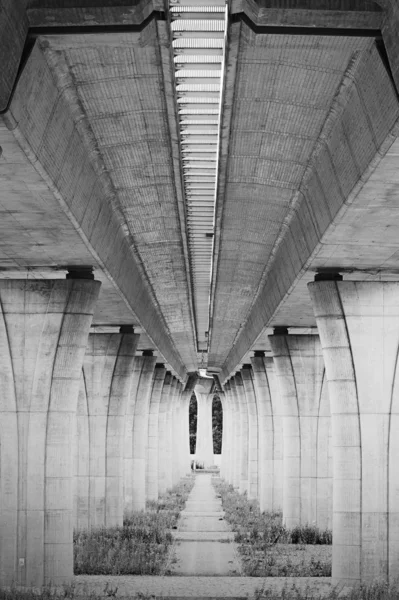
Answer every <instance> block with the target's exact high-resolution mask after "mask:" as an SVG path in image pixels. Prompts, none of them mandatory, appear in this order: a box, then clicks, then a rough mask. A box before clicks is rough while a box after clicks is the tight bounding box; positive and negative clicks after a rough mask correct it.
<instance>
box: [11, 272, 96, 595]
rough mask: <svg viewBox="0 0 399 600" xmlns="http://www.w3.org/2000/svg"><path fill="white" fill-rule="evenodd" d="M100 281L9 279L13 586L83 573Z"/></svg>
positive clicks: (29, 584)
mask: <svg viewBox="0 0 399 600" xmlns="http://www.w3.org/2000/svg"><path fill="white" fill-rule="evenodd" d="M87 277H88V278H89V277H90V278H92V275H89V274H88V275H87ZM99 288H100V283H99V282H97V281H90V280H89V279H80V280H75V279H69V278H68V279H67V280H61V279H56V280H51V281H45V280H26V279H25V280H15V279H7V280H3V281H0V307H1V311H0V349H1V361H0V382H1V384H0V385H1V395H0V444H1V452H0V473H1V477H0V531H1V543H0V581H1V584H2V585H4V586H10V585H12V584H16V585H22V586H35V587H39V586H42V585H44V584H45V583H50V582H52V583H53V584H58V583H61V582H63V581H66V580H68V579H70V578H71V577H72V576H73V545H72V536H73V523H72V510H73V493H72V483H73V472H72V471H73V453H72V441H73V433H74V427H75V419H76V406H77V400H78V393H79V381H80V373H81V369H82V364H83V357H84V353H85V348H86V343H87V337H88V334H89V329H90V325H91V321H92V316H93V310H94V307H95V303H96V300H97V297H98V293H99Z"/></svg>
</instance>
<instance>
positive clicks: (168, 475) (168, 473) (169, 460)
mask: <svg viewBox="0 0 399 600" xmlns="http://www.w3.org/2000/svg"><path fill="white" fill-rule="evenodd" d="M178 384H179V382H178V380H177V379H176V377H172V383H171V390H170V393H169V397H168V403H167V407H166V453H165V458H164V460H165V484H166V489H167V490H169V489H171V488H172V487H173V408H174V405H175V402H176V401H177V396H178V393H179V390H178Z"/></svg>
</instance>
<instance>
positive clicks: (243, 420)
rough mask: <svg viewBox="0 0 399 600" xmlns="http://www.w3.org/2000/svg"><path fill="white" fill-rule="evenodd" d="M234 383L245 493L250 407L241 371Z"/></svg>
mask: <svg viewBox="0 0 399 600" xmlns="http://www.w3.org/2000/svg"><path fill="white" fill-rule="evenodd" d="M232 379H233V380H234V384H233V385H232V390H233V393H234V394H235V396H236V400H237V404H238V407H239V411H240V441H241V443H240V463H239V465H240V481H239V491H240V492H241V493H242V494H243V493H244V492H248V444H249V437H248V436H249V432H248V408H247V402H246V397H245V392H244V385H243V382H242V376H241V373H240V372H237V373H236V374H235V375H234V377H233V378H232Z"/></svg>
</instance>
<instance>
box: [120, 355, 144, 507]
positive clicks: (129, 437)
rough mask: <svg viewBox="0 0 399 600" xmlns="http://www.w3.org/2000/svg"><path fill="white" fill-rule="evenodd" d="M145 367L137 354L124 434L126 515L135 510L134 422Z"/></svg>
mask: <svg viewBox="0 0 399 600" xmlns="http://www.w3.org/2000/svg"><path fill="white" fill-rule="evenodd" d="M142 367H143V363H142V357H139V356H136V357H135V359H134V361H133V372H132V380H131V386H130V394H129V397H128V400H127V404H126V415H125V432H124V436H123V442H124V451H123V456H124V459H123V498H124V515H126V516H128V515H130V514H131V512H132V511H133V488H134V483H133V482H134V469H133V422H134V410H135V406H136V397H137V391H138V387H139V383H140V375H141V370H142Z"/></svg>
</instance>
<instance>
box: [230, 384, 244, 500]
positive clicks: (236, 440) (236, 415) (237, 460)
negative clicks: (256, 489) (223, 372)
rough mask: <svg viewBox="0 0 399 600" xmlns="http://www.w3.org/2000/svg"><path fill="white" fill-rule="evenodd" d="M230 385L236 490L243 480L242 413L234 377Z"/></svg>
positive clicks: (233, 468)
mask: <svg viewBox="0 0 399 600" xmlns="http://www.w3.org/2000/svg"><path fill="white" fill-rule="evenodd" d="M229 384H230V396H231V401H232V404H233V423H234V429H233V453H232V454H233V456H232V461H233V464H232V478H233V482H232V484H233V487H234V488H235V489H237V490H238V489H239V488H240V479H241V452H242V438H241V429H242V424H241V412H240V406H239V403H238V396H237V391H236V384H235V379H234V377H232V378H231V379H230V381H229Z"/></svg>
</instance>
